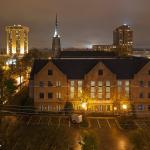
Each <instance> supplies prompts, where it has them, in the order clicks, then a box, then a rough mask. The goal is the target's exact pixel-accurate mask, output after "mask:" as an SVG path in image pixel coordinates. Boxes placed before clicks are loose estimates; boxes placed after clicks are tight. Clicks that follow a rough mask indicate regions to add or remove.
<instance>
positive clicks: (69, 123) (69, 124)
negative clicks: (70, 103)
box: [68, 119, 71, 128]
mask: <svg viewBox="0 0 150 150" xmlns="http://www.w3.org/2000/svg"><path fill="white" fill-rule="evenodd" d="M68 126H69V128H70V126H71V122H70V119H69V122H68Z"/></svg>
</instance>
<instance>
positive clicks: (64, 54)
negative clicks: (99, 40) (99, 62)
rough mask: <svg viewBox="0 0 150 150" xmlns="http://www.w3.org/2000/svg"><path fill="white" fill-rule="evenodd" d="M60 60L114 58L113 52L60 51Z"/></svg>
mask: <svg viewBox="0 0 150 150" xmlns="http://www.w3.org/2000/svg"><path fill="white" fill-rule="evenodd" d="M59 57H60V58H102V57H116V54H115V53H114V52H105V51H93V50H86V51H83V50H82V51H71V50H70V51H61V54H60V56H59Z"/></svg>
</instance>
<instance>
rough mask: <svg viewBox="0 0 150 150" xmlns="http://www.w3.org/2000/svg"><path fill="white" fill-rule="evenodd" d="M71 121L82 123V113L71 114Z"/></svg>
mask: <svg viewBox="0 0 150 150" xmlns="http://www.w3.org/2000/svg"><path fill="white" fill-rule="evenodd" d="M71 121H72V122H73V123H81V122H82V115H80V114H73V115H71Z"/></svg>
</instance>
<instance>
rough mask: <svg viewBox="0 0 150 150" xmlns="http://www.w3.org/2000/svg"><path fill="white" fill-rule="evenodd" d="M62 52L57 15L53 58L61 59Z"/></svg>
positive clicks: (53, 40)
mask: <svg viewBox="0 0 150 150" xmlns="http://www.w3.org/2000/svg"><path fill="white" fill-rule="evenodd" d="M60 52H61V44H60V35H59V32H58V21H57V15H56V23H55V32H54V36H53V39H52V53H53V54H52V55H53V57H59V54H60Z"/></svg>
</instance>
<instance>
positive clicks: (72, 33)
mask: <svg viewBox="0 0 150 150" xmlns="http://www.w3.org/2000/svg"><path fill="white" fill-rule="evenodd" d="M16 4H17V5H16ZM135 4H136V5H135ZM149 4H150V2H149V1H147V0H144V1H142V2H140V1H136V3H135V0H133V1H132V2H131V1H128V0H127V1H125V2H122V1H121V2H120V1H119V0H115V1H113V2H110V1H108V0H106V1H101V2H99V1H98V0H94V1H92V2H90V1H86V3H85V1H84V0H83V1H82V2H80V3H79V1H73V2H70V1H68V0H67V1H65V2H61V1H59V0H57V1H45V3H38V2H36V3H35V0H32V1H30V2H29V1H24V2H22V3H19V1H18V0H15V1H13V2H11V1H9V5H8V0H7V1H6V2H3V3H2V5H1V8H0V12H1V16H0V18H1V25H0V37H1V38H0V47H6V41H5V39H6V35H5V30H4V28H5V26H7V25H13V24H21V25H23V26H28V27H29V28H30V29H31V32H30V34H29V48H32V47H37V48H51V42H52V36H53V34H54V29H55V16H56V13H58V23H59V29H60V34H61V45H62V48H66V47H83V48H87V47H89V46H91V45H93V44H112V43H113V30H114V29H115V28H116V27H118V26H120V25H122V24H125V23H126V24H129V25H131V26H132V28H133V31H134V47H139V48H140V47H144V48H149V47H150V44H149V43H150V31H149V26H150V21H148V19H147V18H148V14H149V13H150V10H149V8H148V6H149ZM6 5H7V8H8V11H7V13H5V9H3V8H6ZM89 5H90V6H91V7H89ZM87 6H88V7H87ZM16 7H17V9H16ZM66 7H67V9H65V8H66ZM83 9H84V11H83V13H80V14H79V12H81V10H83ZM33 10H34V11H33ZM77 10H78V11H77ZM18 14H19V15H18ZM142 22H144V23H142Z"/></svg>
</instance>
